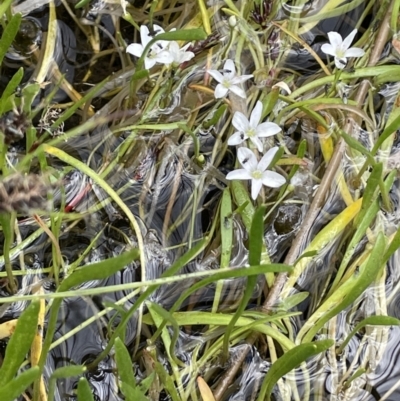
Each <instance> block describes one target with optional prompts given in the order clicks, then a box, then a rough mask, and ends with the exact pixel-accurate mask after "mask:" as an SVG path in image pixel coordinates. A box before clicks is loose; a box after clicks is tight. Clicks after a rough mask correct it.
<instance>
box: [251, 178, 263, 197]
mask: <svg viewBox="0 0 400 401" xmlns="http://www.w3.org/2000/svg"><path fill="white" fill-rule="evenodd" d="M261 188H262V181H261V180H255V179H252V180H251V197H252V198H253V200H256V199H257V196H258V194H259V193H260V191H261Z"/></svg>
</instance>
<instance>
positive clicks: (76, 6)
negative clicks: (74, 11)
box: [75, 0, 90, 8]
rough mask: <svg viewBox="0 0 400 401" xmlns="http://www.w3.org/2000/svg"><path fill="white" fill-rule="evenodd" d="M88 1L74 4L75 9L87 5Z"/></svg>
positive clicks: (82, 0)
mask: <svg viewBox="0 0 400 401" xmlns="http://www.w3.org/2000/svg"><path fill="white" fill-rule="evenodd" d="M89 2H90V0H81V1H80V2H78V3H77V4H75V8H82V7H85V6H86V4H89Z"/></svg>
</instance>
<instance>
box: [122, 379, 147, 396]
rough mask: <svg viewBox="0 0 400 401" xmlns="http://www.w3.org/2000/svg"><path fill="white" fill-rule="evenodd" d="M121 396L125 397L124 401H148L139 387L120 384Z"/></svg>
mask: <svg viewBox="0 0 400 401" xmlns="http://www.w3.org/2000/svg"><path fill="white" fill-rule="evenodd" d="M120 387H121V391H122V394H124V395H125V400H126V401H149V399H148V398H147V397H146V395H145V394H144V393H143V392H142V390H141V389H140V388H139V387H132V386H130V385H129V384H127V383H124V382H123V383H121V386H120Z"/></svg>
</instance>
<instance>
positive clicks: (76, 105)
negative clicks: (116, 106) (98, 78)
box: [51, 78, 109, 128]
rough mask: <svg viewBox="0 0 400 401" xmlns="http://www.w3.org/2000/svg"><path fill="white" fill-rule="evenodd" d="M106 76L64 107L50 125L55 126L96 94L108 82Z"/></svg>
mask: <svg viewBox="0 0 400 401" xmlns="http://www.w3.org/2000/svg"><path fill="white" fill-rule="evenodd" d="M108 80H109V79H108V78H106V79H104V80H103V81H102V82H100V83H98V84H97V85H96V86H95V87H94V88H92V89H91V90H90V91H89V92H88V93H87V94H86V95H85V96H83V97H82V98H81V99H79V100H78V101H77V102H74V104H73V105H72V106H70V107H68V108H67V109H66V111H65V112H64V113H63V114H62V115H61V116H60V117H59V118H58V119H57V120H56V121H55V122H54V123H53V124H52V125H51V128H57V127H58V126H60V125H61V124H62V123H63V122H64V121H66V120H67V119H68V118H69V117H71V116H72V115H73V114H74V113H75V111H76V110H77V109H78V108H79V107H81V106H82V105H83V104H85V103H86V102H88V101H89V100H90V99H92V98H93V97H95V96H96V93H97V92H98V91H100V89H101V88H102V87H103V86H104V85H105V84H106V83H107V82H108Z"/></svg>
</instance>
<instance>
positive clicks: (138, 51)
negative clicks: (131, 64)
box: [126, 43, 144, 57]
mask: <svg viewBox="0 0 400 401" xmlns="http://www.w3.org/2000/svg"><path fill="white" fill-rule="evenodd" d="M143 50H144V48H143V46H142V45H140V44H139V43H132V44H131V45H129V46H128V47H127V48H126V52H127V53H130V54H133V55H134V56H136V57H140V56H141V55H142V53H143Z"/></svg>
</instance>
